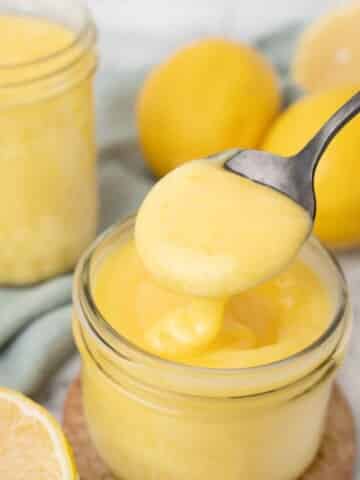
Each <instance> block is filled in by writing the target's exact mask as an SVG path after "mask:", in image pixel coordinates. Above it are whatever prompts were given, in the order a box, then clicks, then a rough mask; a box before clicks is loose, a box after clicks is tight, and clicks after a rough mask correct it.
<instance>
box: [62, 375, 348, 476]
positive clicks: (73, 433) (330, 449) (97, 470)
mask: <svg viewBox="0 0 360 480" xmlns="http://www.w3.org/2000/svg"><path fill="white" fill-rule="evenodd" d="M63 424H64V429H65V433H66V434H67V436H68V438H69V440H70V442H71V443H72V446H73V449H74V453H75V457H76V461H77V465H78V469H79V473H80V477H81V480H115V478H114V477H113V476H112V474H111V473H110V472H109V470H108V469H107V468H106V466H105V465H104V463H103V462H102V460H101V459H100V457H99V456H98V454H97V452H96V450H95V448H94V446H93V445H92V443H91V440H90V438H89V435H88V432H87V429H86V424H85V420H84V416H83V411H82V404H81V385H80V380H79V379H77V380H75V381H74V383H73V384H72V385H71V387H70V389H69V392H68V396H67V398H66V401H65V406H64V420H63ZM355 457H356V441H355V425H354V420H353V417H352V413H351V409H350V406H349V404H348V402H347V400H346V398H345V397H344V395H343V393H342V392H341V390H340V388H339V387H338V386H336V387H335V389H334V392H333V395H332V399H331V402H330V408H329V415H328V420H327V425H326V431H325V437H324V442H323V445H322V447H321V449H320V451H319V454H318V456H317V458H316V459H315V461H314V463H313V465H312V466H311V467H310V468H309V470H308V471H307V472H306V473H305V474H304V475H303V476H302V477H301V479H299V480H352V479H353V470H354V463H355Z"/></svg>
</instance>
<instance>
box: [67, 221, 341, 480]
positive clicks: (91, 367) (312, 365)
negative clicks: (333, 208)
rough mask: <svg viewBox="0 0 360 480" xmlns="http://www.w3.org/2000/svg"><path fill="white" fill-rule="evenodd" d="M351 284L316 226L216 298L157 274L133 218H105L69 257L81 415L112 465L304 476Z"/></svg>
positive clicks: (136, 478)
mask: <svg viewBox="0 0 360 480" xmlns="http://www.w3.org/2000/svg"><path fill="white" fill-rule="evenodd" d="M346 298H347V297H346V292H345V290H344V284H343V278H342V275H341V272H340V271H339V270H338V267H337V266H336V265H335V264H334V263H333V261H332V259H331V258H330V257H329V255H328V254H327V252H326V251H325V250H323V248H322V247H321V246H320V245H319V243H318V242H317V241H316V240H315V239H314V238H310V239H309V240H308V241H307V242H306V244H305V245H304V247H303V248H302V249H301V251H300V253H299V254H298V256H297V258H296V260H294V261H293V263H292V264H291V265H289V266H288V267H287V268H286V269H285V270H284V271H283V272H282V273H280V274H279V275H276V276H274V277H273V278H271V279H269V280H268V281H267V282H264V283H262V284H261V285H257V286H254V287H252V288H249V289H247V290H246V291H243V292H240V293H238V294H236V295H233V296H229V297H227V298H223V297H222V298H211V297H198V296H193V295H189V294H185V293H179V292H178V293H175V292H174V291H171V290H169V289H168V288H166V287H165V286H164V285H163V284H160V283H159V282H158V280H156V279H155V278H154V277H153V276H152V275H151V274H150V273H149V271H148V270H147V269H146V268H145V267H144V265H143V262H142V260H141V259H140V256H139V253H138V252H137V249H136V246H135V241H134V221H133V220H132V219H130V220H129V221H127V222H126V223H124V224H123V225H118V226H115V227H114V228H113V229H112V230H110V231H109V232H107V233H106V234H105V235H104V236H103V237H101V238H100V239H99V240H98V242H96V243H95V245H94V246H93V247H92V248H91V249H90V251H88V253H87V254H86V255H85V256H84V257H83V259H82V261H81V262H80V263H79V266H78V268H77V272H76V278H75V289H74V333H75V338H76V341H77V345H78V347H79V350H80V353H81V357H82V363H83V368H82V385H83V401H84V408H85V413H86V418H87V422H88V427H89V430H90V433H91V436H92V438H93V440H94V442H95V444H96V446H97V449H98V451H99V453H100V455H101V456H102V457H103V459H104V461H105V462H106V463H107V464H108V466H109V467H110V468H111V470H112V471H113V472H114V474H115V476H116V478H119V479H120V478H121V479H124V480H151V479H153V478H156V479H157V480H169V479H171V480H183V479H184V478H187V479H189V480H204V478H206V479H208V480H218V479H219V478H226V479H227V480H238V479H239V478H246V479H249V480H294V479H296V478H298V477H299V476H300V475H301V474H302V473H303V472H304V471H305V470H306V468H307V467H308V466H309V464H310V463H311V461H312V460H313V458H314V456H315V455H316V452H317V450H318V447H319V445H320V442H321V438H322V432H323V427H324V421H325V417H326V410H327V405H328V400H329V396H330V393H331V388H332V384H333V379H334V372H335V371H336V369H337V367H338V366H339V364H340V363H341V361H342V358H343V355H344V351H345V346H346V344H347V339H348V335H349V327H350V315H349V310H348V307H347V300H346Z"/></svg>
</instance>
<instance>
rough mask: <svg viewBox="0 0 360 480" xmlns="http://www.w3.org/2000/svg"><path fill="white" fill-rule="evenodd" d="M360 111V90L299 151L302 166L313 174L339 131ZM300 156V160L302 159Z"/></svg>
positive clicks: (298, 155)
mask: <svg viewBox="0 0 360 480" xmlns="http://www.w3.org/2000/svg"><path fill="white" fill-rule="evenodd" d="M359 112H360V91H359V92H357V93H356V94H355V95H354V96H353V97H351V99H350V100H349V101H348V102H346V103H345V104H344V105H343V106H342V107H341V108H339V110H338V111H337V112H336V113H334V115H333V116H332V117H331V118H330V119H329V120H328V121H327V122H326V123H325V125H324V126H323V127H322V128H321V129H320V130H319V131H318V133H317V134H316V135H315V136H314V137H313V138H312V139H311V140H310V142H309V143H308V144H307V145H306V146H305V147H304V148H303V149H302V150H301V152H299V153H298V154H297V155H296V157H300V158H301V160H302V162H301V163H302V168H306V169H308V170H310V171H311V173H312V174H313V173H314V171H315V169H316V167H317V164H318V163H319V160H320V158H321V156H322V154H323V153H324V151H325V150H326V148H327V147H328V145H329V143H330V142H331V140H332V139H333V138H334V137H335V135H336V134H337V132H338V131H339V130H341V129H342V128H343V127H344V126H345V125H346V124H347V123H348V122H349V121H350V120H351V119H352V118H353V117H354V116H355V115H357V114H358V113H359ZM300 158H299V160H300Z"/></svg>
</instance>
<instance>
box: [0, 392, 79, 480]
mask: <svg viewBox="0 0 360 480" xmlns="http://www.w3.org/2000/svg"><path fill="white" fill-rule="evenodd" d="M0 478H1V480H24V479H26V480H78V479H79V476H78V473H77V470H76V466H75V462H74V458H73V454H72V451H71V448H70V446H69V444H68V442H67V440H66V438H65V436H64V434H63V433H62V431H61V428H60V426H59V425H58V423H57V422H56V420H55V419H54V418H53V417H52V416H51V415H50V414H49V413H48V412H47V411H46V410H45V409H44V408H43V407H41V406H40V405H38V404H36V403H35V402H33V401H32V400H30V399H28V398H26V397H25V396H24V395H21V394H20V393H17V392H14V391H12V390H8V389H4V388H0Z"/></svg>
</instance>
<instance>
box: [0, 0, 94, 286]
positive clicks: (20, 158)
mask: <svg viewBox="0 0 360 480" xmlns="http://www.w3.org/2000/svg"><path fill="white" fill-rule="evenodd" d="M46 5H47V3H46V2H38V3H36V2H35V3H34V4H32V5H31V8H30V6H29V8H30V9H28V10H27V11H26V15H25V12H22V8H23V7H24V5H23V2H22V3H21V2H18V1H15V2H13V4H12V8H14V11H11V12H10V13H9V11H8V9H6V8H5V7H4V12H6V14H5V13H4V14H2V13H1V6H2V4H1V2H0V131H1V151H0V158H1V175H0V190H1V200H2V201H1V207H0V282H1V283H5V284H25V283H31V282H36V281H40V280H42V279H44V278H46V277H49V276H51V275H54V274H58V273H61V272H64V271H66V270H68V269H70V268H71V267H72V266H73V265H74V263H75V262H76V260H77V258H78V257H79V255H80V253H81V252H82V250H83V249H84V247H86V246H87V244H88V243H89V242H90V241H91V240H92V238H93V237H94V235H95V231H96V211H97V193H96V174H95V140H94V122H93V99H92V76H93V72H94V69H95V63H96V60H95V54H94V51H93V46H94V41H95V36H94V27H93V24H92V22H91V20H90V18H88V14H87V12H86V11H84V10H83V9H82V7H81V8H80V7H79V6H78V5H77V3H76V2H71V6H72V9H71V10H67V9H66V8H67V7H69V2H68V1H65V2H64V4H62V5H61V6H59V7H58V8H56V9H54V5H53V4H52V5H51V4H50V3H49V4H48V8H46ZM17 7H18V8H17ZM42 9H43V10H42ZM32 10H33V11H32ZM69 12H71V13H70V14H69ZM53 17H54V18H53ZM65 25H66V26H65Z"/></svg>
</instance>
